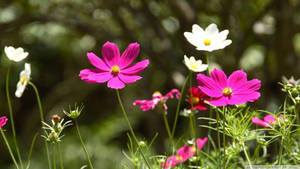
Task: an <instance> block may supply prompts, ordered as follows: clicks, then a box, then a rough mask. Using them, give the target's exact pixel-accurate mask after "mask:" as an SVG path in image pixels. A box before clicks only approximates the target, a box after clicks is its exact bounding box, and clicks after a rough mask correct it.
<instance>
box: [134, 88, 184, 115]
mask: <svg viewBox="0 0 300 169" xmlns="http://www.w3.org/2000/svg"><path fill="white" fill-rule="evenodd" d="M174 95H175V96H176V98H177V99H179V97H180V92H179V90H178V89H172V90H171V91H170V92H169V93H167V94H166V95H165V96H163V95H162V94H161V93H160V92H158V91H156V92H154V93H153V95H152V100H136V101H134V103H133V106H140V107H141V109H142V110H143V111H148V110H153V109H154V108H155V107H156V106H157V105H158V104H162V107H163V109H164V110H165V112H167V109H168V107H167V104H166V101H167V100H168V99H173V98H174Z"/></svg>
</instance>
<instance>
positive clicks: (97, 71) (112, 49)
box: [79, 42, 149, 89]
mask: <svg viewBox="0 0 300 169" xmlns="http://www.w3.org/2000/svg"><path fill="white" fill-rule="evenodd" d="M139 52H140V45H139V44H138V43H131V44H129V45H128V47H127V49H126V50H125V52H124V53H123V54H122V56H121V57H120V52H119V48H118V46H117V45H116V44H114V43H111V42H106V43H105V44H104V45H103V47H102V56H103V59H104V61H103V60H102V59H100V58H99V57H98V56H96V55H95V54H94V53H92V52H89V53H87V57H88V59H89V61H90V63H91V64H92V65H93V66H95V67H96V68H94V69H84V70H81V71H80V73H79V77H80V78H81V80H83V81H85V82H88V83H105V82H107V87H109V88H112V89H122V88H124V87H125V84H130V83H134V82H136V81H137V80H140V79H141V78H142V77H141V76H138V75H135V74H136V73H139V72H141V71H143V70H144V69H145V68H146V67H147V66H148V65H149V60H148V59H146V60H143V61H140V62H137V63H136V64H134V65H131V63H132V62H133V60H134V59H135V58H136V57H137V56H138V54H139Z"/></svg>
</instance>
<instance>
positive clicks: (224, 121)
mask: <svg viewBox="0 0 300 169" xmlns="http://www.w3.org/2000/svg"><path fill="white" fill-rule="evenodd" d="M225 112H226V106H223V148H224V152H223V155H224V158H223V160H224V168H226V166H225V165H226V135H225V125H226V118H225Z"/></svg>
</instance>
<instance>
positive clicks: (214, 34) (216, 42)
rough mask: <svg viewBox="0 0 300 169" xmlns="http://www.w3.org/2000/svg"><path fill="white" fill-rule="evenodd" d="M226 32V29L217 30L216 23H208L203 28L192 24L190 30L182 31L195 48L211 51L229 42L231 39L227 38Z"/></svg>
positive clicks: (223, 46)
mask: <svg viewBox="0 0 300 169" xmlns="http://www.w3.org/2000/svg"><path fill="white" fill-rule="evenodd" d="M228 33H229V31H228V30H223V31H222V32H219V29H218V27H217V25H216V24H210V25H209V26H208V27H207V28H206V29H205V30H203V29H202V28H201V27H200V26H199V25H196V24H194V25H193V27H192V32H184V36H185V38H186V39H187V40H188V41H189V42H190V43H191V44H192V45H194V46H196V47H197V48H196V49H197V50H204V51H209V52H211V51H214V50H218V49H223V48H225V47H226V46H228V45H230V44H231V42H232V41H231V40H229V39H227V35H228Z"/></svg>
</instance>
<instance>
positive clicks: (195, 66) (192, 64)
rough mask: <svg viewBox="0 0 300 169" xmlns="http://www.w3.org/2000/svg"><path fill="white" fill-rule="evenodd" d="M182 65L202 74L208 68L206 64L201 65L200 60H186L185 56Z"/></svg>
mask: <svg viewBox="0 0 300 169" xmlns="http://www.w3.org/2000/svg"><path fill="white" fill-rule="evenodd" d="M184 64H185V65H186V67H187V68H188V69H189V70H191V71H193V72H203V71H205V70H206V69H207V67H208V65H207V64H202V60H200V59H199V60H196V59H195V57H193V56H191V57H190V58H188V57H187V56H186V55H184Z"/></svg>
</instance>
